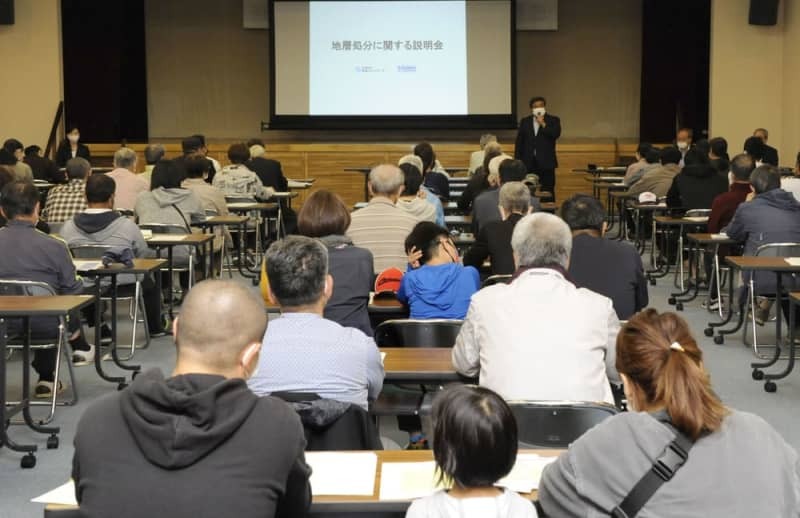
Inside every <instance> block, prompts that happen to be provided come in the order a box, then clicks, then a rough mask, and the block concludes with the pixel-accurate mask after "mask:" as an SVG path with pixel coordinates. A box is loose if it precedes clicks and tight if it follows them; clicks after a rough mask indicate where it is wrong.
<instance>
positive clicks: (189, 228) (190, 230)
mask: <svg viewBox="0 0 800 518" xmlns="http://www.w3.org/2000/svg"><path fill="white" fill-rule="evenodd" d="M172 208H174V209H175V210H177V211H178V214H180V216H181V219H182V220H183V224H184V225H186V230H188V231H189V233H190V234H191V233H192V226H191V225H189V222H188V221H186V216H184V215H183V211H182V210H181V209H179V208H178V206H177V205H175V204H174V203H173V204H172Z"/></svg>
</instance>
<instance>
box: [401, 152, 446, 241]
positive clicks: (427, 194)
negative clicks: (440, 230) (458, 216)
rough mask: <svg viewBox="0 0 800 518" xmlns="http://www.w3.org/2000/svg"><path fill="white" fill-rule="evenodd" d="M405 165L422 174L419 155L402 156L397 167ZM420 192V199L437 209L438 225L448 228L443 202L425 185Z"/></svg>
mask: <svg viewBox="0 0 800 518" xmlns="http://www.w3.org/2000/svg"><path fill="white" fill-rule="evenodd" d="M403 164H411V165H413V166H414V167H416V168H417V171H419V172H420V173H422V159H421V158H420V157H418V156H417V155H403V156H401V157H400V160H398V161H397V167H400V166H401V165H403ZM419 192H420V193H422V194H420V198H422V199H424V200H425V201H427V202H428V203H430V204H431V205H433V208H434V209H436V224H437V225H440V226H442V227H444V226H446V225H445V221H444V207H442V200H440V199H439V197H438V196H436V195H435V194H433V193H432V192H431V191H429V190H428V188H427V187H425V185H424V184H423V185H422V186H420V188H419Z"/></svg>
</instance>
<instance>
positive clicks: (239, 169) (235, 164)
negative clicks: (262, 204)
mask: <svg viewBox="0 0 800 518" xmlns="http://www.w3.org/2000/svg"><path fill="white" fill-rule="evenodd" d="M228 160H230V161H231V163H230V164H229V165H227V166H225V167H223V168H222V170H221V171H220V172H219V173H217V174H216V175H214V181H213V182H212V185H213V186H214V187H216V188H217V189H219V190H220V191H222V194H224V195H225V196H226V197H231V198H249V199H252V200H266V199H267V198H270V197H271V196H272V195H273V194H274V193H275V189H273V188H272V187H264V184H262V183H261V180H260V179H259V178H258V175H256V173H254V172H253V171H251V170H250V169H248V168H247V166H246V165H244V164H245V162H247V161H248V160H250V150H249V149H247V146H245V145H244V144H232V145H231V147H229V148H228Z"/></svg>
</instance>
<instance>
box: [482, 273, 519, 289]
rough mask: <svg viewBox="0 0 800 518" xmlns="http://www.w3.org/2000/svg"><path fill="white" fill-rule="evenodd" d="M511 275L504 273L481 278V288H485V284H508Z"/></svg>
mask: <svg viewBox="0 0 800 518" xmlns="http://www.w3.org/2000/svg"><path fill="white" fill-rule="evenodd" d="M512 277H514V276H513V275H510V274H504V275H490V276H489V277H487V278H486V279H484V280H483V282H482V283H481V288H486V287H487V286H494V285H495V284H500V283H503V284H509V283H510V282H511V279H512Z"/></svg>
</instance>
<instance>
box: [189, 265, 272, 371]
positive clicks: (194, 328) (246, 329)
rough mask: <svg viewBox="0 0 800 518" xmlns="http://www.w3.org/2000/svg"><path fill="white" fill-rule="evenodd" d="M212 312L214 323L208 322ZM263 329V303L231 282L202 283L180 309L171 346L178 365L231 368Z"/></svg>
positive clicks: (210, 281)
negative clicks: (189, 363) (175, 349)
mask: <svg viewBox="0 0 800 518" xmlns="http://www.w3.org/2000/svg"><path fill="white" fill-rule="evenodd" d="M208 308H214V319H213V321H210V320H209V318H208ZM266 329H267V315H266V312H265V311H264V304H263V302H262V301H261V300H260V299H259V298H258V297H256V295H255V293H253V292H252V291H251V290H248V289H247V288H246V287H245V286H242V285H241V284H238V283H235V282H231V281H216V280H209V281H203V282H201V283H199V284H197V285H195V287H194V288H192V289H191V291H189V294H188V295H187V296H186V299H185V300H184V302H183V306H182V307H181V314H180V317H179V318H178V322H177V334H176V336H175V343H176V344H177V346H178V362H179V363H180V362H181V361H182V360H184V359H185V358H184V357H190V358H191V361H192V362H193V363H195V364H197V363H202V364H203V365H204V366H206V367H207V368H208V370H209V371H219V372H224V371H227V370H229V369H231V368H234V367H235V366H236V365H237V362H238V361H239V356H240V354H241V352H242V350H243V349H245V348H246V347H247V346H248V345H250V344H252V343H256V342H258V343H261V339H262V338H263V337H264V332H265V331H266Z"/></svg>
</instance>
